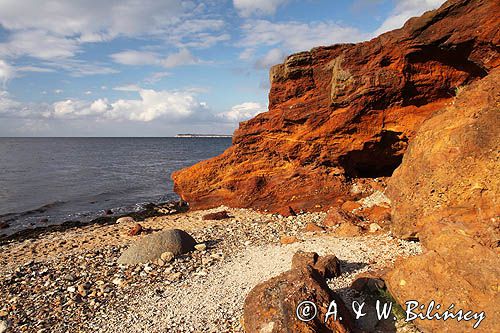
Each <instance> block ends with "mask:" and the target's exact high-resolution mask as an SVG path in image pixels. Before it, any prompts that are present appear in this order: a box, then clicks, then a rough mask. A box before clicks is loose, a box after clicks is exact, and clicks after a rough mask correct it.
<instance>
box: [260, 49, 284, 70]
mask: <svg viewBox="0 0 500 333" xmlns="http://www.w3.org/2000/svg"><path fill="white" fill-rule="evenodd" d="M284 58H285V54H284V52H283V51H282V50H281V49H278V48H276V49H271V50H269V52H267V53H266V55H265V56H264V57H262V58H260V59H258V60H257V62H256V63H255V67H256V68H259V69H269V68H270V67H271V66H273V65H276V64H280V63H282V62H283V60H284Z"/></svg>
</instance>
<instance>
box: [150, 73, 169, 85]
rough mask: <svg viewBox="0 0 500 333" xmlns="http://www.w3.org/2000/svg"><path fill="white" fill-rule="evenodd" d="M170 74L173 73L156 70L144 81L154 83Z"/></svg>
mask: <svg viewBox="0 0 500 333" xmlns="http://www.w3.org/2000/svg"><path fill="white" fill-rule="evenodd" d="M170 75H172V74H171V73H170V72H156V73H153V74H151V75H150V76H148V77H147V78H145V79H144V80H143V81H144V82H145V83H147V84H153V83H156V82H158V81H160V80H161V79H163V78H164V77H168V76H170Z"/></svg>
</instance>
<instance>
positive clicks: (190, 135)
mask: <svg viewBox="0 0 500 333" xmlns="http://www.w3.org/2000/svg"><path fill="white" fill-rule="evenodd" d="M175 137H176V138H232V137H233V136H232V135H227V134H177V135H176V136H175Z"/></svg>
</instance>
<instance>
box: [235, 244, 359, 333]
mask: <svg viewBox="0 0 500 333" xmlns="http://www.w3.org/2000/svg"><path fill="white" fill-rule="evenodd" d="M337 274H340V270H339V267H338V260H337V258H336V257H335V256H333V255H331V256H326V257H318V255H317V254H316V253H304V252H298V253H296V254H295V255H294V257H293V263H292V269H291V270H289V271H286V272H284V273H282V274H280V275H278V276H276V277H274V278H272V279H270V280H268V281H265V282H263V283H261V284H259V285H257V286H256V287H255V288H253V289H252V290H251V291H250V293H249V294H248V296H247V298H246V299H245V305H244V327H245V332H248V333H264V332H265V333H281V332H297V333H313V332H324V333H333V332H338V333H347V332H352V331H353V330H354V321H353V319H352V316H351V314H350V312H349V311H348V309H347V307H346V306H345V304H344V302H343V301H342V299H341V298H340V296H338V295H337V294H336V293H334V292H333V291H331V290H330V289H329V287H328V285H327V284H326V281H325V278H328V277H333V276H337ZM303 301H309V302H312V303H314V304H315V305H316V311H317V312H316V315H315V316H312V314H313V313H314V310H313V308H312V307H311V308H307V309H308V310H311V311H310V312H308V311H305V307H304V309H303V308H302V307H300V306H299V304H301V303H302V302H303ZM333 301H334V302H335V303H334V304H336V306H337V307H336V310H337V317H336V320H335V317H334V316H327V313H328V312H329V310H330V311H334V310H335V308H334V307H331V308H330V304H332V302H333ZM297 308H299V311H297ZM300 309H302V310H304V311H300ZM297 312H298V313H299V316H301V317H302V318H303V320H299V319H298V315H297ZM325 318H328V320H326V322H325ZM340 318H342V319H340Z"/></svg>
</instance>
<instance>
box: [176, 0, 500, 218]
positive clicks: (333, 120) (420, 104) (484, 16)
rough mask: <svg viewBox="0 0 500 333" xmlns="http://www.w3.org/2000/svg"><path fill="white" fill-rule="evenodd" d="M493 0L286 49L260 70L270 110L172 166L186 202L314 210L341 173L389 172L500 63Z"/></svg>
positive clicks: (465, 2) (341, 194)
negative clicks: (350, 39)
mask: <svg viewBox="0 0 500 333" xmlns="http://www.w3.org/2000/svg"><path fill="white" fill-rule="evenodd" d="M499 12H500V3H499V2H498V1H495V0H454V1H448V2H447V3H445V4H444V5H443V6H442V7H441V8H439V9H438V10H435V11H431V12H427V13H425V14H424V15H423V16H421V17H419V18H413V19H410V20H409V21H408V22H407V23H406V24H405V25H404V27H403V28H401V29H398V30H394V31H391V32H388V33H385V34H383V35H381V36H379V37H377V38H375V39H373V40H371V41H368V42H363V43H359V44H341V45H334V46H329V47H318V48H315V49H312V50H311V51H309V52H302V53H298V54H294V55H291V56H290V57H288V58H287V59H286V61H285V63H283V64H280V65H276V66H274V67H273V68H272V69H271V71H270V80H271V90H270V93H269V111H268V112H265V113H262V114H260V115H258V116H256V117H255V118H253V119H251V120H249V121H246V122H243V123H241V124H240V127H239V128H238V129H237V130H236V132H235V134H234V138H233V145H232V147H230V148H229V149H228V150H227V151H225V152H224V153H223V154H222V155H220V156H218V157H215V158H212V159H210V160H207V161H203V162H200V163H198V164H196V165H194V166H192V167H189V168H187V169H183V170H180V171H178V172H176V173H174V174H173V176H172V177H173V179H174V182H175V191H176V192H177V193H179V194H180V195H181V197H182V198H183V199H184V200H186V201H188V202H189V203H190V204H191V206H192V207H193V208H207V207H213V206H217V205H220V204H222V203H224V204H227V205H229V206H236V207H253V208H258V209H269V210H271V211H273V210H277V209H280V208H281V207H284V206H285V207H286V206H291V207H293V208H294V209H304V210H313V209H319V208H321V207H320V205H322V206H323V207H325V205H331V204H332V203H334V202H336V199H337V198H342V199H347V198H349V197H350V196H351V194H350V192H349V189H350V186H349V184H350V180H351V179H352V178H366V179H367V181H368V182H369V179H373V178H376V177H384V176H390V175H391V174H392V172H393V171H394V169H395V168H396V167H397V166H398V165H399V164H400V162H401V159H402V155H403V153H404V152H405V150H406V147H407V144H408V140H410V139H411V138H412V137H413V136H414V134H415V132H416V130H417V129H418V127H419V126H420V124H421V123H422V122H423V121H424V120H425V119H426V118H427V117H428V116H429V115H430V114H431V113H433V112H434V111H435V110H437V109H440V108H442V107H443V106H444V105H446V104H447V103H449V102H450V100H451V99H452V98H453V96H454V95H455V90H456V88H457V87H460V86H463V85H467V84H469V83H471V82H472V81H475V80H477V79H480V78H482V77H484V76H486V75H487V74H488V73H489V72H490V71H491V70H492V69H494V68H496V67H498V66H499V64H500V57H499V53H498V50H499V47H498V45H499V40H500V32H499V26H500V19H499V16H498V13H499Z"/></svg>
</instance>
